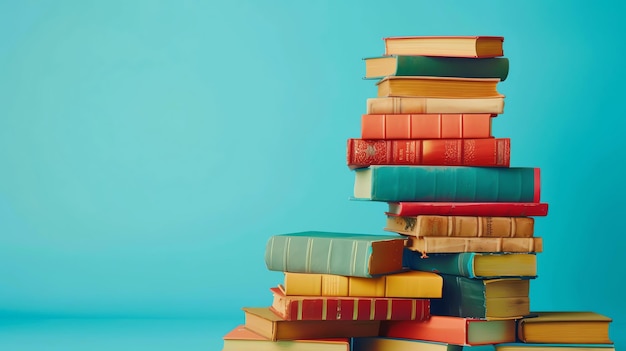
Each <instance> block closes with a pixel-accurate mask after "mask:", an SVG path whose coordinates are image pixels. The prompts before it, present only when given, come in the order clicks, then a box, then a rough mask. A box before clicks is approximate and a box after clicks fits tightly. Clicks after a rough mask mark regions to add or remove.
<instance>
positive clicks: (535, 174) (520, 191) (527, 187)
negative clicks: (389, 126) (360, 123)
mask: <svg viewBox="0 0 626 351" xmlns="http://www.w3.org/2000/svg"><path fill="white" fill-rule="evenodd" d="M354 199H357V200H373V201H386V202H398V201H432V202H445V201H451V202H455V201H456V202H539V200H540V172H539V168H531V167H510V168H503V167H467V166H369V167H366V168H357V169H355V186H354Z"/></svg>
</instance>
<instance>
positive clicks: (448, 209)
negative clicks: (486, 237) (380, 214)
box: [387, 202, 548, 217]
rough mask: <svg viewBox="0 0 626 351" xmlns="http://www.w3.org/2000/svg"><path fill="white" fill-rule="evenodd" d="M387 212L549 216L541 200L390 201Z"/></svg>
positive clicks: (410, 214)
mask: <svg viewBox="0 0 626 351" xmlns="http://www.w3.org/2000/svg"><path fill="white" fill-rule="evenodd" d="M387 205H388V206H389V207H388V210H387V214H392V215H397V216H419V215H441V216H494V217H496V216H498V217H506V216H511V217H529V216H547V215H548V204H547V203H540V202H389V203H387Z"/></svg>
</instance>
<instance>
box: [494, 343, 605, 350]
mask: <svg viewBox="0 0 626 351" xmlns="http://www.w3.org/2000/svg"><path fill="white" fill-rule="evenodd" d="M493 346H494V348H495V349H496V351H615V345H614V344H548V343H525V342H512V343H503V344H496V345H493Z"/></svg>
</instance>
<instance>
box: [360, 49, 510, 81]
mask: <svg viewBox="0 0 626 351" xmlns="http://www.w3.org/2000/svg"><path fill="white" fill-rule="evenodd" d="M395 58H396V72H395V74H393V75H395V76H432V77H460V78H498V79H500V80H501V81H504V80H505V79H506V77H507V76H508V74H509V59H508V58H505V57H497V58H481V59H476V58H461V57H431V56H403V55H398V56H395ZM366 60H367V58H366ZM374 78H382V77H368V79H374Z"/></svg>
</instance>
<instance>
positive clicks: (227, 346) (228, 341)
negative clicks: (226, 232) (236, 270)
mask: <svg viewBox="0 0 626 351" xmlns="http://www.w3.org/2000/svg"><path fill="white" fill-rule="evenodd" d="M223 339H224V347H223V348H222V351H250V350H254V351H350V338H336V339H313V340H281V341H272V340H270V339H268V338H265V337H263V336H261V335H259V334H256V333H254V332H252V331H250V330H248V329H246V328H245V327H244V326H243V325H239V326H237V327H236V328H235V329H233V330H231V331H230V332H228V333H227V334H226V335H224V338H223ZM459 351H460V350H459Z"/></svg>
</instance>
